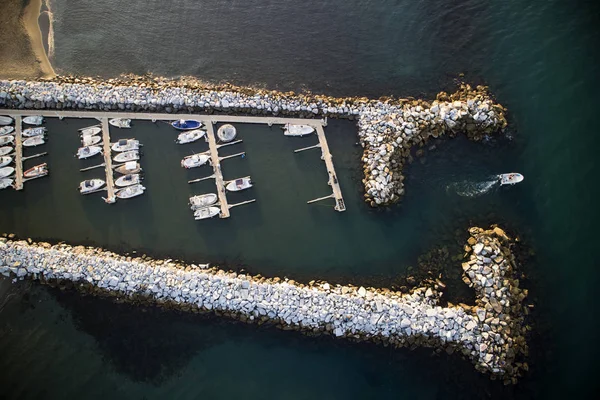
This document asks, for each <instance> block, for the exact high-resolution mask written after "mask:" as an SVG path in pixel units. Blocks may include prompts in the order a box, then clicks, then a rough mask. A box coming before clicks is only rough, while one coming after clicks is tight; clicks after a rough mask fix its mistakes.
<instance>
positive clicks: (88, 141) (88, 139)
mask: <svg viewBox="0 0 600 400" xmlns="http://www.w3.org/2000/svg"><path fill="white" fill-rule="evenodd" d="M101 140H102V138H101V137H100V136H83V137H82V138H81V144H82V145H84V146H93V145H95V144H98V143H100V141H101Z"/></svg>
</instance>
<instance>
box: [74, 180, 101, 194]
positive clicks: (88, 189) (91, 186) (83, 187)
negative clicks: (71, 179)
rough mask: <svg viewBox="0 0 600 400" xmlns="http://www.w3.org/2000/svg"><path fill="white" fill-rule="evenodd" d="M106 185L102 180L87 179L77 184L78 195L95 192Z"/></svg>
mask: <svg viewBox="0 0 600 400" xmlns="http://www.w3.org/2000/svg"><path fill="white" fill-rule="evenodd" d="M104 185H106V182H104V181H103V180H102V179H88V180H85V181H83V182H81V183H80V184H79V193H81V194H89V193H94V192H97V191H98V190H100V189H102V188H103V187H104Z"/></svg>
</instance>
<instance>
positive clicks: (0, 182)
mask: <svg viewBox="0 0 600 400" xmlns="http://www.w3.org/2000/svg"><path fill="white" fill-rule="evenodd" d="M13 182H14V180H13V179H12V178H1V179H0V189H6V188H7V187H9V186H12V184H13Z"/></svg>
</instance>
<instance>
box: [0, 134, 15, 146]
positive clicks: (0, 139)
mask: <svg viewBox="0 0 600 400" xmlns="http://www.w3.org/2000/svg"><path fill="white" fill-rule="evenodd" d="M14 140H15V137H14V136H13V135H5V136H0V146H2V145H5V144H9V143H12V142H14Z"/></svg>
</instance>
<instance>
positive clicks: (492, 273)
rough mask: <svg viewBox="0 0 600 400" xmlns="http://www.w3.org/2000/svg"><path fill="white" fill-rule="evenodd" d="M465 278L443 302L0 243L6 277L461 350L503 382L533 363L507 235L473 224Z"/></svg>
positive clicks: (415, 294) (422, 295)
mask: <svg viewBox="0 0 600 400" xmlns="http://www.w3.org/2000/svg"><path fill="white" fill-rule="evenodd" d="M470 234H471V237H470V238H469V244H468V245H467V246H466V250H467V253H466V254H465V259H466V261H465V262H464V263H463V272H464V274H463V276H464V281H465V282H466V283H467V284H468V285H469V286H471V287H472V288H473V289H474V290H475V293H476V298H477V300H476V304H475V305H472V306H469V305H466V304H459V305H453V304H448V305H447V306H441V305H440V296H441V294H442V293H441V290H442V288H443V285H440V284H439V282H438V283H434V282H432V283H431V284H427V283H426V284H425V285H424V286H423V287H416V288H413V289H412V290H411V291H410V293H406V294H402V293H399V292H394V291H391V290H387V289H377V288H365V287H354V286H348V285H346V286H343V285H334V284H329V283H326V282H314V281H312V282H310V283H309V284H308V285H305V284H301V283H298V282H294V281H293V280H288V279H283V280H282V279H280V278H272V279H268V278H264V277H261V276H250V275H245V274H240V273H235V272H226V271H222V270H218V269H215V268H212V269H202V268H200V267H199V266H197V265H193V264H191V265H184V264H180V263H174V262H171V260H166V261H161V260H152V259H149V258H147V257H143V258H131V257H124V256H120V255H117V254H114V253H110V252H107V251H103V250H100V249H96V248H92V247H82V246H77V247H73V246H69V245H66V244H58V245H50V244H48V243H34V242H32V241H30V240H29V241H16V240H11V239H6V238H2V239H0V273H1V274H3V275H5V276H11V275H12V276H14V277H15V280H17V279H25V278H29V279H33V280H39V281H41V282H43V283H48V284H62V283H64V282H65V281H66V282H68V283H70V284H74V285H75V287H77V288H78V289H79V290H83V291H88V292H92V293H95V294H99V295H108V296H116V297H119V299H120V300H123V299H125V300H128V301H132V302H136V301H144V302H150V303H154V304H159V305H162V306H168V307H176V308H179V309H183V310H188V311H201V312H209V311H210V312H215V313H217V314H219V315H226V316H230V317H234V318H238V319H240V320H242V321H246V322H252V321H254V322H257V323H265V322H268V323H273V324H276V325H277V326H279V327H281V328H283V329H295V330H301V331H304V332H307V333H319V334H320V333H327V334H331V335H333V336H336V337H345V338H350V339H354V340H370V341H374V342H377V343H383V344H385V345H391V346H396V347H401V346H407V347H416V346H427V347H434V348H437V349H438V351H443V350H445V351H447V352H449V353H452V352H455V351H456V352H459V353H460V354H462V355H463V356H464V357H466V358H468V359H470V360H472V361H473V363H474V364H475V366H476V368H477V369H478V370H480V371H483V372H487V373H490V374H491V375H492V376H493V377H494V378H501V379H504V380H505V382H506V383H510V382H515V381H516V379H517V377H518V376H519V375H520V374H521V372H522V371H523V370H525V369H527V364H526V363H523V362H522V359H523V357H524V356H525V355H526V354H527V344H526V342H525V339H524V333H525V330H526V327H525V326H524V323H523V300H524V298H525V297H526V295H527V291H526V290H523V289H521V288H520V287H519V282H518V280H517V279H516V278H515V268H516V266H515V261H514V257H513V255H512V253H511V252H510V250H509V248H508V246H509V243H510V242H509V239H508V237H507V236H506V235H505V233H504V232H503V231H502V230H501V229H499V228H494V229H491V230H483V229H480V228H471V229H470Z"/></svg>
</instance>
